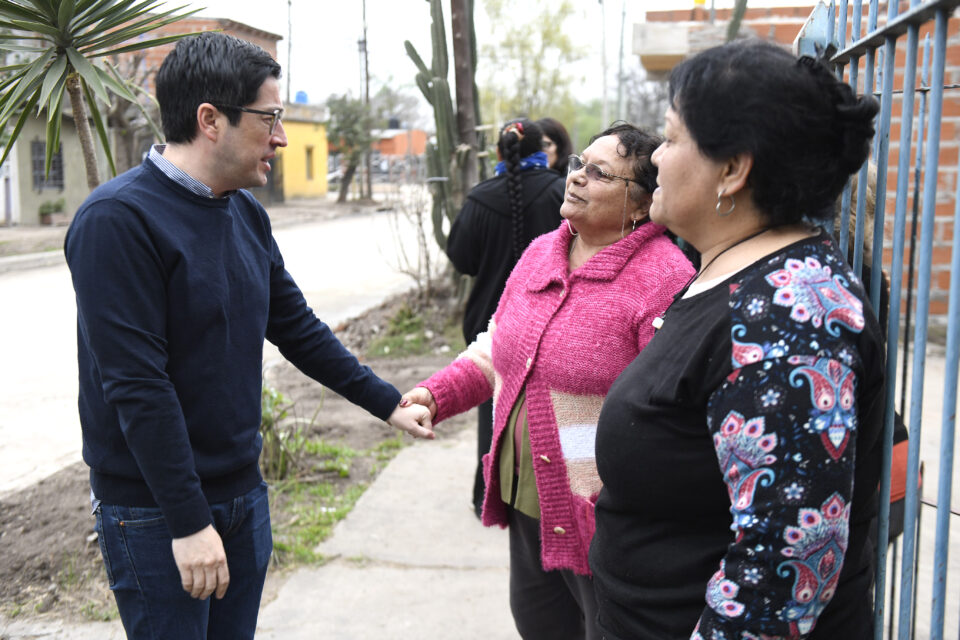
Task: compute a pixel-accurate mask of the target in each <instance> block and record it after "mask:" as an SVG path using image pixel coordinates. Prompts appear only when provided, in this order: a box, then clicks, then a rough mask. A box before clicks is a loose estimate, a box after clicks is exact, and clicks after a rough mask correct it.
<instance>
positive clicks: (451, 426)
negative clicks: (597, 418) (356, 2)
mask: <svg viewBox="0 0 960 640" xmlns="http://www.w3.org/2000/svg"><path fill="white" fill-rule="evenodd" d="M399 300H400V297H398V298H396V299H394V300H393V301H388V302H387V303H384V304H383V305H381V306H379V307H377V308H374V309H371V310H370V311H368V312H367V313H366V314H364V315H363V316H361V317H359V318H355V319H353V320H350V321H347V322H345V323H344V324H343V325H341V326H340V327H336V328H335V330H336V332H337V335H338V336H340V338H341V340H342V341H343V342H344V343H345V344H346V345H347V346H348V348H350V349H351V350H352V351H353V352H354V353H357V354H362V353H364V352H365V350H366V346H367V344H369V342H370V340H371V339H372V338H373V337H375V336H376V335H377V334H378V333H380V332H381V331H382V330H383V329H382V328H383V327H385V326H387V325H388V323H389V318H390V317H391V316H392V314H394V313H395V312H396V309H397V308H398V307H399V305H400V302H399ZM445 309H446V307H444V308H433V309H432V311H429V312H428V313H426V316H427V317H428V318H429V320H428V323H427V326H429V325H430V323H432V322H435V323H442V322H444V321H445V320H446V319H445V318H444V317H443V313H444V311H445ZM428 351H429V353H428V355H422V356H415V357H404V358H399V359H382V358H378V359H371V360H365V363H366V364H368V365H370V366H371V367H372V368H373V369H374V371H376V372H377V373H378V374H379V375H380V376H381V377H383V378H385V379H386V380H388V381H390V382H392V383H393V384H394V385H395V386H396V387H397V388H398V389H400V390H401V392H402V391H406V390H407V389H409V388H411V387H412V386H413V385H414V384H415V383H416V382H418V381H420V380H422V379H424V378H426V377H427V376H429V375H430V374H431V373H433V372H434V371H436V370H437V369H438V368H440V367H442V366H444V365H446V364H447V363H449V362H450V360H451V359H452V358H453V355H454V354H453V353H451V352H450V349H449V346H445V345H444V340H443V337H442V328H441V327H438V328H437V329H436V330H435V331H433V332H431V339H430V341H429V343H428ZM265 379H266V380H267V382H268V383H269V384H271V385H272V386H274V387H275V388H276V389H277V390H279V391H280V392H281V393H283V394H284V396H286V397H287V398H288V400H290V401H292V402H294V403H295V409H294V410H292V412H291V413H293V414H295V415H296V416H297V417H300V418H306V419H309V418H310V417H311V416H313V415H314V412H315V411H316V410H317V407H318V406H320V411H319V412H318V413H317V419H316V423H315V424H314V425H313V426H312V427H311V435H312V436H318V437H320V438H322V439H323V440H324V441H325V442H329V443H333V444H340V445H345V446H348V447H350V448H352V449H354V450H357V451H367V450H369V449H371V448H372V447H374V446H376V445H377V444H378V443H381V442H384V441H386V440H390V439H393V438H395V437H396V436H397V434H398V432H397V431H396V430H394V429H393V428H391V427H390V426H388V425H387V424H386V423H384V422H381V421H380V420H378V419H376V418H374V417H373V416H371V415H370V414H368V413H366V412H365V411H363V410H362V409H359V408H357V407H355V406H353V405H351V404H350V403H349V402H347V401H346V400H344V399H343V398H341V397H339V396H337V395H336V394H335V393H333V392H331V391H329V390H324V389H323V388H322V387H321V386H320V385H319V384H317V383H316V382H314V381H313V380H311V379H309V378H307V377H306V376H304V375H303V374H302V373H300V372H299V371H298V370H296V369H295V368H294V367H293V366H292V365H289V364H288V363H283V364H280V365H277V366H275V367H273V368H272V369H270V370H269V371H267V372H265ZM469 424H470V421H469V420H468V419H466V418H464V417H461V418H459V419H453V420H450V421H448V422H446V423H443V425H441V427H442V428H440V429H438V431H437V434H438V437H445V436H449V435H451V434H453V433H455V432H457V431H459V430H460V429H462V428H467V427H469ZM405 438H407V439H409V436H405ZM305 466H306V467H309V461H305ZM382 466H383V463H382V461H380V460H378V459H377V458H376V457H375V456H374V455H359V456H357V457H355V458H353V460H352V462H351V466H350V472H349V475H348V476H347V477H340V476H339V475H338V474H325V475H324V481H327V482H329V481H333V482H334V484H335V485H336V489H337V491H338V493H339V492H346V491H348V490H350V489H351V488H352V487H354V486H356V485H361V484H362V485H369V483H370V482H372V480H373V479H374V478H375V476H376V474H377V473H378V472H379V471H380V470H381V469H382ZM470 472H471V471H470V470H465V473H470ZM272 517H273V519H274V522H275V523H277V522H284V521H286V519H287V518H288V517H289V514H285V513H284V506H283V504H275V505H274V511H273V514H272ZM93 526H94V519H93V517H92V516H91V513H90V501H89V484H88V479H87V468H86V466H85V465H84V464H83V463H77V464H74V465H72V466H70V467H68V468H66V469H63V470H61V471H60V472H58V473H56V474H54V475H53V476H50V477H49V478H47V479H45V480H43V481H41V482H39V483H38V484H36V485H34V486H32V487H30V488H28V489H25V490H23V491H20V492H18V493H15V494H12V495H9V496H7V497H5V498H4V499H3V500H2V502H0V546H2V549H3V552H2V554H0V612H2V613H3V614H5V615H7V616H8V617H9V616H18V617H21V618H36V617H46V618H53V619H60V620H98V619H109V618H110V617H112V616H115V615H116V613H115V606H114V604H113V599H112V596H111V595H110V592H109V590H108V589H107V587H106V577H105V573H104V570H103V565H102V561H101V558H100V553H99V548H98V543H97V541H96V536H95V534H94V532H93ZM288 568H289V565H288V566H287V567H277V568H276V570H273V569H272V570H271V574H270V575H269V576H268V584H267V590H266V593H265V598H266V599H269V598H270V597H271V592H275V591H276V589H278V588H279V585H280V584H282V579H283V573H284V571H285V569H288Z"/></svg>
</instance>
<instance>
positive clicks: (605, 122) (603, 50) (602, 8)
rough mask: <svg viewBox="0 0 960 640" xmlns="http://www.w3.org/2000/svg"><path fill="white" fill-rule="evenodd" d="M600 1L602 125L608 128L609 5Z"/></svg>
mask: <svg viewBox="0 0 960 640" xmlns="http://www.w3.org/2000/svg"><path fill="white" fill-rule="evenodd" d="M597 1H598V2H599V3H600V22H601V26H600V43H601V44H600V70H601V72H602V73H603V109H602V112H601V116H600V117H601V120H602V122H601V123H600V126H601V127H603V128H606V127H607V126H608V125H609V124H610V107H609V105H608V104H607V5H605V4H604V3H603V0H597Z"/></svg>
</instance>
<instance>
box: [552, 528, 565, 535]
mask: <svg viewBox="0 0 960 640" xmlns="http://www.w3.org/2000/svg"><path fill="white" fill-rule="evenodd" d="M553 532H554V533H555V534H557V535H558V536H562V535H563V534H565V533H566V532H567V530H566V529H564V528H563V527H554V528H553Z"/></svg>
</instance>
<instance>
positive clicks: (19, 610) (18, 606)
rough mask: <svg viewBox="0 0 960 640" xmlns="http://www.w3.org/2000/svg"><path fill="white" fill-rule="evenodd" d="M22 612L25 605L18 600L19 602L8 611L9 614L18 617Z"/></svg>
mask: <svg viewBox="0 0 960 640" xmlns="http://www.w3.org/2000/svg"><path fill="white" fill-rule="evenodd" d="M21 613H23V605H22V604H20V603H19V602H18V603H17V604H15V605H13V607H12V608H11V609H10V611H8V612H7V616H9V617H11V618H16V617H17V616H18V615H20V614H21Z"/></svg>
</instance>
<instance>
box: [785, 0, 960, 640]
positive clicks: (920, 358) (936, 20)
mask: <svg viewBox="0 0 960 640" xmlns="http://www.w3.org/2000/svg"><path fill="white" fill-rule="evenodd" d="M957 5H960V0H930V1H928V2H925V3H919V2H917V1H916V0H913V1H911V3H910V5H909V8H907V9H906V10H905V11H903V12H902V13H900V12H899V11H900V5H899V4H898V3H897V2H895V1H894V2H888V3H886V8H887V14H886V20H885V24H883V25H880V26H878V14H879V9H880V4H879V2H878V0H871V1H870V3H869V7H868V12H867V15H866V16H864V15H863V6H862V2H861V0H855V2H854V4H853V7H852V11H851V7H849V6H848V0H843V1H842V2H841V4H840V6H839V11H838V7H837V6H836V4H835V2H832V3H831V5H830V7H826V6H825V5H820V6H818V7H817V8H816V9H815V10H814V13H813V14H812V15H811V18H810V20H808V25H812V24H815V23H816V24H819V25H820V26H821V28H819V29H805V30H804V33H803V34H802V35H801V37H800V38H799V39H798V42H797V44H798V48H799V49H800V52H801V53H812V52H813V50H817V51H820V52H822V51H827V50H828V48H827V47H828V45H831V44H832V45H833V46H834V47H836V50H837V51H839V52H838V53H835V54H834V55H833V56H832V58H831V60H832V62H833V63H835V64H836V65H837V71H838V74H843V77H844V78H845V79H846V80H847V81H848V82H849V83H850V84H851V85H852V86H854V87H855V88H856V89H857V90H858V91H859V92H861V93H874V94H876V95H878V96H879V98H880V105H881V106H880V113H879V115H878V117H877V136H876V139H875V144H874V147H873V149H874V152H873V158H872V162H874V163H875V164H876V167H877V172H876V194H877V198H876V209H875V222H874V224H875V227H874V234H873V238H872V246H873V261H872V263H871V265H870V268H871V273H872V274H880V273H881V269H885V270H886V272H887V273H888V274H889V275H890V295H889V301H890V314H889V321H888V326H887V339H888V354H887V371H886V373H887V380H888V388H887V398H886V422H885V425H884V437H885V442H886V446H885V447H884V467H883V468H884V469H886V470H888V471H887V472H886V473H884V477H883V482H882V486H881V489H882V497H881V514H880V519H879V535H878V540H886V539H887V535H888V527H889V510H890V500H889V496H890V473H889V469H890V463H891V457H892V441H893V428H894V415H895V411H896V410H897V407H896V396H897V388H896V386H897V385H896V381H897V380H898V370H899V372H900V376H899V379H900V380H901V381H902V382H901V387H902V388H901V390H900V393H901V402H900V407H899V411H900V412H901V413H902V414H903V416H904V419H905V421H906V423H907V425H908V428H909V433H910V440H909V450H908V451H909V452H908V465H907V494H906V500H905V519H904V533H903V537H902V543H903V549H902V555H901V556H900V558H899V562H898V558H897V555H898V554H897V551H898V549H897V547H896V546H894V547H893V552H892V553H889V554H888V547H887V545H884V544H880V545H878V546H879V549H878V558H877V567H878V571H877V587H876V594H875V595H876V598H875V606H876V632H875V637H876V638H878V639H882V638H897V639H898V640H906V639H909V638H914V637H919V636H917V635H916V633H915V624H916V619H917V617H921V618H922V619H923V620H924V623H923V628H924V629H926V628H928V629H929V637H930V638H932V639H935V640H939V639H941V638H945V637H947V638H957V637H958V636H960V629H957V628H953V629H945V625H946V622H945V620H946V607H947V606H951V607H953V609H954V611H953V613H954V614H956V613H957V609H958V608H960V602H958V599H957V598H956V596H954V600H953V601H948V595H947V594H948V572H947V561H948V551H949V533H950V524H951V516H956V515H957V514H956V513H952V512H951V509H950V505H951V489H952V486H953V483H954V477H953V476H954V473H953V456H954V446H955V442H954V440H955V414H956V404H957V402H956V401H957V383H958V363H960V238H958V236H957V235H956V233H954V239H953V249H952V261H951V266H950V291H949V303H948V317H947V323H946V353H945V356H944V372H943V382H944V384H943V391H942V394H943V395H942V424H941V425H940V433H939V442H938V444H939V447H938V449H939V460H938V461H937V468H938V469H939V473H938V477H937V478H936V485H935V488H936V496H937V497H936V502H935V503H930V502H925V504H928V505H932V506H933V507H935V509H936V511H935V512H936V530H935V531H936V537H935V544H934V545H933V549H932V550H931V549H929V548H921V542H920V540H921V539H920V536H919V528H920V521H921V520H920V505H921V502H924V501H923V496H922V495H921V491H920V489H919V488H918V478H919V475H920V469H921V460H920V457H921V456H920V449H921V443H922V441H923V438H924V434H923V432H922V426H923V425H922V423H921V417H922V410H923V401H924V395H923V387H924V376H925V369H926V364H927V363H926V356H927V347H928V344H927V342H928V328H929V326H930V321H931V318H930V312H929V309H930V302H931V290H932V288H933V287H932V286H931V278H932V254H933V239H934V218H935V210H936V204H937V199H938V187H939V188H941V189H942V187H941V186H940V185H941V183H942V181H941V180H940V178H941V175H940V172H939V170H940V167H939V161H940V155H941V144H940V142H941V140H940V136H941V121H942V114H943V104H944V90H945V87H944V80H945V66H946V58H947V50H948V38H947V35H948V21H949V18H950V16H951V14H952V13H953V11H954V9H955V8H956V6H957ZM851 13H852V16H850V14H851ZM848 16H850V17H851V24H850V26H849V28H848V25H847V22H848ZM864 20H865V21H866V29H862V28H861V27H862V25H863V24H864ZM824 23H825V25H824ZM930 23H932V24H933V39H932V43H931V42H929V41H928V42H927V43H926V44H925V46H924V47H923V48H922V51H923V61H922V64H920V65H918V58H919V57H920V55H921V45H920V41H919V40H920V39H919V34H920V31H921V29H923V28H924V26H925V25H928V24H930ZM823 26H825V28H822V27H823ZM848 31H849V32H850V34H851V44H849V45H848V44H847V41H846V40H847V33H848ZM861 33H863V34H864V35H861ZM898 49H899V50H900V51H901V52H902V53H903V54H904V56H903V58H904V61H903V65H902V67H900V68H901V69H902V71H903V79H902V86H901V87H896V78H897V74H896V72H897V67H898V65H897V61H898V57H897V52H898ZM878 61H879V63H878ZM931 64H932V68H931V69H929V76H928V75H927V74H928V68H929V67H930V65H931ZM921 69H922V72H921V79H920V80H921V83H920V87H919V88H918V87H917V82H916V81H917V76H918V72H920V70H921ZM875 84H876V85H877V89H876V90H875ZM956 88H957V87H955V86H951V87H950V89H956ZM895 102H899V106H900V115H901V118H900V136H899V148H898V157H897V164H896V174H895V175H896V199H895V209H894V213H893V220H892V224H890V225H886V226H887V228H888V229H890V230H892V246H891V247H890V252H891V254H892V260H891V261H890V262H889V263H888V264H884V263H883V256H884V251H883V249H884V229H885V224H884V218H885V213H886V212H885V206H886V193H887V173H888V166H887V165H888V156H889V154H890V129H891V120H892V116H893V112H894V104H895ZM915 104H918V105H919V108H918V109H916V110H915V108H914V107H915ZM915 121H916V124H917V127H916V131H915V130H914V123H915ZM914 133H916V136H915V137H914ZM911 151H913V153H911ZM911 160H912V166H911ZM957 165H958V166H960V160H958V162H957ZM921 174H922V177H923V185H922V192H921V190H920V176H921ZM953 175H954V176H955V178H954V180H955V181H956V183H957V193H956V194H954V196H953V198H954V202H955V210H954V228H956V227H957V226H958V225H960V175H957V173H956V172H954V173H953ZM911 176H913V178H914V179H913V180H912V181H911ZM911 182H912V185H911ZM867 183H868V167H867V166H866V165H865V166H864V167H863V169H862V170H861V172H860V175H859V178H858V180H857V189H858V191H857V207H856V211H855V213H851V211H850V209H851V201H852V193H851V187H850V186H849V185H848V187H847V188H846V189H845V191H844V194H843V196H842V199H841V216H842V222H841V225H840V246H841V247H843V250H844V251H846V250H847V246H848V242H847V240H848V238H847V236H848V233H849V232H848V228H849V226H848V221H849V217H850V216H851V215H856V228H855V229H856V230H855V240H854V244H853V246H854V255H853V260H852V262H853V264H854V268H855V270H857V271H858V272H859V271H860V269H861V268H862V259H863V247H864V242H863V240H864V229H865V227H866V225H865V224H864V216H865V206H866V201H867V198H866V189H867V186H868V185H867ZM911 186H912V187H913V189H912V193H911ZM921 194H922V195H921ZM941 195H942V194H941ZM911 198H912V201H913V217H912V221H911V225H910V228H909V229H908V227H907V211H908V207H909V205H910V201H911ZM918 205H919V206H918ZM918 210H922V213H920V215H919V229H920V233H921V236H920V239H919V245H917V244H916V237H915V235H916V229H917V227H918V220H917V215H918V212H919V211H918ZM908 244H909V249H908ZM905 260H906V262H907V269H906V271H907V281H906V282H907V286H906V287H904V286H903V283H904V264H905ZM914 267H915V268H916V273H914ZM881 282H882V278H880V277H873V278H871V290H870V292H869V293H870V297H871V302H872V303H873V306H874V308H879V302H880V294H881ZM914 286H915V288H916V292H917V295H916V299H915V300H914V299H913V295H912V287H914ZM904 288H905V289H906V290H905V291H904ZM904 294H906V295H905V296H904ZM904 297H905V298H906V300H905V304H904ZM901 311H905V313H901ZM914 318H915V319H914ZM911 323H912V324H913V335H912V336H911V335H910V333H909V332H910V328H911V327H910V325H911ZM901 327H902V328H903V331H901ZM911 348H912V354H911V353H910V350H911ZM901 356H902V357H901ZM911 357H912V363H911ZM908 363H910V364H909V366H908ZM908 369H909V370H910V371H912V377H911V379H910V383H909V384H907V371H908ZM907 398H909V407H907V405H906V399H907ZM935 426H936V425H933V424H927V425H926V427H927V428H928V429H933V428H935ZM934 435H935V434H934ZM928 439H929V438H928ZM931 462H932V461H931ZM927 480H928V482H927V485H928V487H927V488H928V490H929V489H930V486H929V485H930V484H931V481H932V480H933V479H932V478H928V479H927ZM928 495H929V493H928ZM953 524H954V525H960V522H958V520H957V519H956V518H954V522H953ZM954 552H955V553H960V549H954ZM924 554H925V558H927V559H929V558H930V557H932V562H930V563H928V564H930V565H931V566H932V571H930V572H929V574H930V575H929V579H930V580H931V584H930V585H929V590H930V591H929V592H930V594H931V598H930V601H929V602H918V601H917V587H918V584H917V581H918V580H919V579H920V578H919V576H921V575H922V574H918V571H917V567H918V566H919V565H920V562H919V560H920V558H921V555H924ZM898 568H899V571H897V569H898ZM949 578H950V579H951V580H952V581H953V582H956V581H957V580H960V576H949ZM888 585H889V588H888ZM927 606H929V613H928V612H927V611H923V609H924V608H925V607H927ZM888 615H889V618H888V617H887V616H888ZM927 615H928V616H929V617H927Z"/></svg>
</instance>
